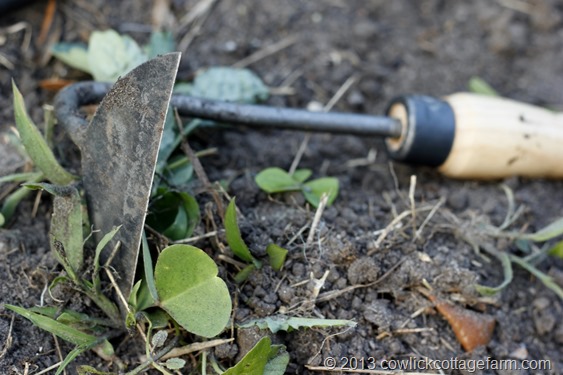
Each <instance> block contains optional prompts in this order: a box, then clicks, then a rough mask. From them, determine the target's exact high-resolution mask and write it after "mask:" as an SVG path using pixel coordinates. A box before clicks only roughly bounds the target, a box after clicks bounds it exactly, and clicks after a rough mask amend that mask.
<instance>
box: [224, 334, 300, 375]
mask: <svg viewBox="0 0 563 375" xmlns="http://www.w3.org/2000/svg"><path fill="white" fill-rule="evenodd" d="M287 363H289V355H288V354H287V352H286V351H285V347H284V346H283V345H272V340H270V338H269V337H263V338H262V339H260V341H258V343H257V344H256V345H254V347H253V348H252V349H251V350H250V351H249V352H248V353H246V355H245V356H244V357H243V358H242V359H241V360H240V362H239V363H237V364H236V365H235V366H233V367H231V368H230V369H228V370H227V371H225V372H224V373H223V375H283V374H284V373H285V367H287ZM284 364H285V367H284ZM282 367H283V369H282Z"/></svg>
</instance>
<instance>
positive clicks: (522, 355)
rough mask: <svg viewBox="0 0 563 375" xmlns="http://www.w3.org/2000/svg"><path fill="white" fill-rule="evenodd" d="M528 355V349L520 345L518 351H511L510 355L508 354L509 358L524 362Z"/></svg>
mask: <svg viewBox="0 0 563 375" xmlns="http://www.w3.org/2000/svg"><path fill="white" fill-rule="evenodd" d="M528 354H529V353H528V349H527V348H526V345H522V346H520V347H519V348H518V349H516V350H514V351H512V353H510V354H509V357H510V358H515V359H520V360H524V359H526V358H528Z"/></svg>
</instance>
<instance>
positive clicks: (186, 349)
mask: <svg viewBox="0 0 563 375" xmlns="http://www.w3.org/2000/svg"><path fill="white" fill-rule="evenodd" d="M232 341H234V339H233V338H230V339H217V340H210V341H205V342H194V343H193V344H189V345H186V346H181V347H179V348H174V349H172V350H171V351H169V352H168V353H166V354H165V355H163V356H162V358H161V359H162V360H163V361H164V360H166V359H169V358H174V357H180V356H183V355H186V354H189V353H193V352H199V351H201V350H205V349H210V348H213V347H216V346H219V345H223V344H228V343H230V342H232Z"/></svg>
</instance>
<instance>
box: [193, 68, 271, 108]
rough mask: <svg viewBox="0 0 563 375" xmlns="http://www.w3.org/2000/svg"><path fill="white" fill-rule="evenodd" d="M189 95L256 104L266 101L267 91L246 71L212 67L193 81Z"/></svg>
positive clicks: (258, 79)
mask: <svg viewBox="0 0 563 375" xmlns="http://www.w3.org/2000/svg"><path fill="white" fill-rule="evenodd" d="M190 95H193V96H197V97H200V98H207V99H216V100H224V101H229V102H237V103H256V102H260V101H264V100H266V99H268V95H269V90H268V88H267V87H266V85H264V83H263V82H262V80H261V79H260V78H258V76H257V75H256V74H254V73H253V72H251V71H250V70H248V69H236V68H229V67H213V68H209V69H208V70H206V71H205V72H203V73H201V74H199V75H198V76H197V77H196V78H195V79H194V82H193V86H192V88H191V92H190Z"/></svg>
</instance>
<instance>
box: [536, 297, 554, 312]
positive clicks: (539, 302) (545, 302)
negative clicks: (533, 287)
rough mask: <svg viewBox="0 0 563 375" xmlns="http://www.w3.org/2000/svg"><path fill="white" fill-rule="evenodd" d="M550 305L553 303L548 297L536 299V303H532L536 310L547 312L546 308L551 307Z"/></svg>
mask: <svg viewBox="0 0 563 375" xmlns="http://www.w3.org/2000/svg"><path fill="white" fill-rule="evenodd" d="M550 304H551V302H550V301H549V299H548V298H546V297H539V298H536V299H535V300H534V302H532V305H533V306H534V308H535V309H538V310H545V309H546V308H548V307H549V305H550Z"/></svg>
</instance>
